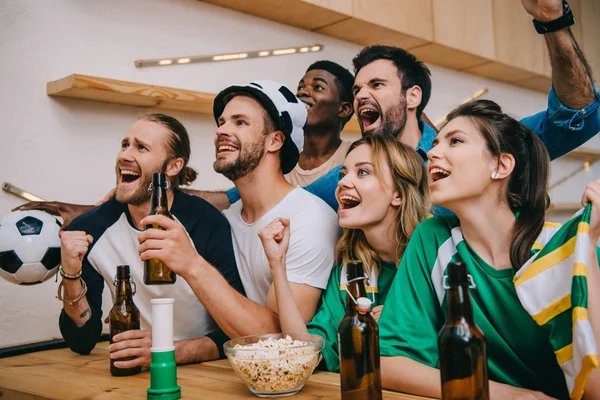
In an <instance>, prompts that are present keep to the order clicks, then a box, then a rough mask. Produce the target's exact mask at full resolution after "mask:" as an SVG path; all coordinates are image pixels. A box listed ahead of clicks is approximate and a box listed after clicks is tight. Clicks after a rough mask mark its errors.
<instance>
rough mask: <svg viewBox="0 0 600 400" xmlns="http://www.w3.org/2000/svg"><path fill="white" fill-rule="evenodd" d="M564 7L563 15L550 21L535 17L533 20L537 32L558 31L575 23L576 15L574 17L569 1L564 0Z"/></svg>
mask: <svg viewBox="0 0 600 400" xmlns="http://www.w3.org/2000/svg"><path fill="white" fill-rule="evenodd" d="M562 7H563V15H562V16H561V17H559V18H556V19H554V20H552V21H548V22H541V21H538V20H535V19H534V20H533V26H534V27H535V30H536V31H537V33H539V34H542V35H543V34H546V33H551V32H556V31H559V30H561V29H564V28H567V27H569V26H571V25H574V24H575V17H573V11H572V10H571V6H569V3H567V2H566V1H565V0H563V2H562Z"/></svg>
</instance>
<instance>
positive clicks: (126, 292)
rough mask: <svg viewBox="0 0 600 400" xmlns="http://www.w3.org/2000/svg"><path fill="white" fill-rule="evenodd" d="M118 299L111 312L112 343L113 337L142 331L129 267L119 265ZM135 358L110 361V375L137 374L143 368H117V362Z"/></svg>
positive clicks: (111, 341)
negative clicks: (123, 333)
mask: <svg viewBox="0 0 600 400" xmlns="http://www.w3.org/2000/svg"><path fill="white" fill-rule="evenodd" d="M116 285H117V299H116V300H115V304H114V305H113V307H112V309H111V310H110V313H109V314H108V316H109V323H110V343H113V337H114V336H115V335H117V334H119V333H121V332H125V331H129V330H132V329H140V311H139V310H138V308H137V307H136V306H135V304H134V303H133V298H132V296H133V293H132V291H131V280H130V275H129V265H119V266H118V267H117V278H116ZM134 358H135V356H134V357H125V358H119V359H117V360H113V359H112V358H111V360H110V373H111V374H112V375H114V376H127V375H133V374H137V373H138V372H140V371H141V370H142V367H141V366H139V367H133V368H117V367H115V361H129V360H133V359H134Z"/></svg>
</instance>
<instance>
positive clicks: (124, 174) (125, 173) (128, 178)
mask: <svg viewBox="0 0 600 400" xmlns="http://www.w3.org/2000/svg"><path fill="white" fill-rule="evenodd" d="M140 176H141V175H140V173H139V172H137V171H133V170H130V169H122V170H121V182H122V183H131V182H135V181H137V180H138V179H140Z"/></svg>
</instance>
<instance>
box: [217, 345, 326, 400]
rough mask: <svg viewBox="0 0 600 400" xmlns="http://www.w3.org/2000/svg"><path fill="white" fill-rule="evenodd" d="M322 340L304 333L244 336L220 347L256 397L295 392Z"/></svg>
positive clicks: (312, 365) (312, 366) (316, 360)
mask: <svg viewBox="0 0 600 400" xmlns="http://www.w3.org/2000/svg"><path fill="white" fill-rule="evenodd" d="M323 346H324V341H323V338H322V337H321V336H317V335H311V334H308V333H290V334H285V333H272V334H265V335H253V336H245V337H241V338H237V339H232V340H230V341H228V342H226V343H225V344H224V345H223V347H224V349H225V354H226V355H227V358H228V359H229V362H230V363H231V366H232V367H233V369H234V371H235V372H236V373H237V374H238V376H239V377H240V378H241V379H242V380H243V381H244V383H246V385H247V386H248V389H250V391H251V392H252V393H254V394H255V395H257V396H258V397H283V396H291V395H293V394H296V393H298V392H299V391H300V390H301V389H302V388H303V387H304V384H305V383H306V381H307V380H308V378H309V377H310V375H311V374H312V373H313V371H314V369H315V367H316V366H317V364H318V363H319V356H320V353H321V350H322V349H323Z"/></svg>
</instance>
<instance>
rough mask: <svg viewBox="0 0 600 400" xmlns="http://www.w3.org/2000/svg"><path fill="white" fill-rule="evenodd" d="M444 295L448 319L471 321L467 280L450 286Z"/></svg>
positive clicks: (471, 310)
mask: <svg viewBox="0 0 600 400" xmlns="http://www.w3.org/2000/svg"><path fill="white" fill-rule="evenodd" d="M446 297H447V300H446V301H447V304H448V321H460V320H462V319H465V320H466V321H467V322H473V308H472V307H471V296H470V294H469V284H468V283H467V282H464V283H461V284H457V285H453V286H451V287H450V289H449V290H448V294H447V296H446Z"/></svg>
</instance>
